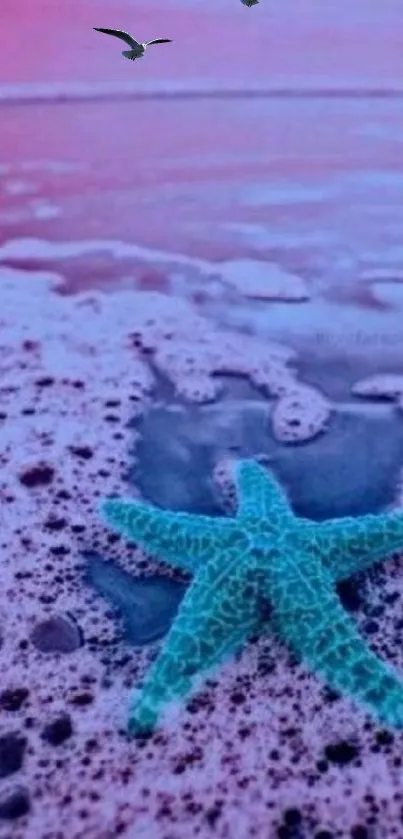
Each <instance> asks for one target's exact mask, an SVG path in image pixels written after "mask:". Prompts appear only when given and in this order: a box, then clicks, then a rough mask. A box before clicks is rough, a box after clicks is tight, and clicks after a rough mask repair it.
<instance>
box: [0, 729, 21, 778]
mask: <svg viewBox="0 0 403 839" xmlns="http://www.w3.org/2000/svg"><path fill="white" fill-rule="evenodd" d="M26 745H27V739H26V737H24V736H23V735H22V734H20V733H19V732H18V731H16V732H10V733H9V734H3V736H2V737H0V778H6V777H7V776H8V775H12V774H13V772H18V770H19V769H21V766H22V763H23V760H24V752H25V748H26Z"/></svg>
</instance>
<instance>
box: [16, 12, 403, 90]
mask: <svg viewBox="0 0 403 839" xmlns="http://www.w3.org/2000/svg"><path fill="white" fill-rule="evenodd" d="M1 7H2V8H1V26H0V84H8V83H15V82H24V83H27V82H31V83H34V82H40V81H46V82H51V81H59V82H60V81H96V82H105V81H115V82H127V81H133V80H134V79H136V80H138V81H139V84H141V85H144V84H146V83H160V84H164V83H169V82H181V83H184V84H186V82H187V81H189V83H191V82H198V83H200V82H203V81H205V82H206V83H209V84H211V83H212V82H216V83H217V85H220V84H221V85H225V86H241V85H242V86H245V87H251V86H255V87H256V86H266V85H267V86H271V85H274V86H276V85H282V84H288V85H295V84H298V83H299V84H300V85H301V84H324V85H329V84H332V85H335V86H337V85H343V84H344V85H350V86H354V85H369V86H379V87H383V86H388V85H389V86H390V85H392V86H403V26H402V20H403V18H402V5H401V2H400V0H354V2H352V3H349V2H347V0H344V2H341V3H340V0H339V1H338V2H334V0H287V2H285V0H260V4H259V5H258V6H255V7H252V8H251V9H248V8H246V7H245V6H243V5H242V4H241V3H240V0H214V2H213V0H186V2H185V0H146V2H136V3H134V2H133V0H68V2H61V0H1ZM93 26H106V27H112V28H120V29H127V30H129V31H132V32H133V34H134V36H135V37H138V38H139V39H140V40H147V39H149V38H153V37H170V38H172V39H173V40H174V44H172V45H165V46H162V47H156V48H155V51H153V53H152V55H151V51H150V53H149V55H147V57H146V60H144V62H137V64H136V65H131V64H129V63H128V62H126V61H124V60H123V59H122V58H121V56H120V52H119V51H120V49H121V48H122V47H121V44H120V43H119V42H118V41H116V42H115V41H114V40H113V39H112V38H108V37H107V36H103V35H101V34H98V33H96V32H93V31H92V27H93Z"/></svg>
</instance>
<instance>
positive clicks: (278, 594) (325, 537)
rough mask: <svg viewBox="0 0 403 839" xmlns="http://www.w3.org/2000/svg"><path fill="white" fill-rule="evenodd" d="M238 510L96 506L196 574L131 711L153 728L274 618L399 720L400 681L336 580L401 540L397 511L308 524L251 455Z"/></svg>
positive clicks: (305, 656)
mask: <svg viewBox="0 0 403 839" xmlns="http://www.w3.org/2000/svg"><path fill="white" fill-rule="evenodd" d="M235 483H236V488H237V493H238V497H239V506H238V511H237V515H236V517H235V518H233V519H231V518H225V517H216V518H215V517H208V516H197V515H189V514H187V513H175V512H166V511H164V510H161V509H158V508H156V507H153V506H151V505H149V504H145V503H143V502H141V501H135V500H132V499H121V500H119V499H116V500H114V499H109V500H105V501H103V503H102V505H101V508H100V510H101V515H102V516H103V517H104V519H105V520H106V522H107V523H108V524H109V525H111V526H112V527H113V528H114V529H116V530H117V531H119V532H121V533H123V534H125V535H126V536H127V537H128V538H129V539H131V540H134V541H135V542H137V543H138V544H140V545H142V546H143V547H144V548H145V549H146V550H147V551H149V552H150V553H151V554H153V555H155V556H156V557H158V558H160V559H161V560H163V561H165V562H167V563H169V564H170V565H172V566H174V567H175V568H178V569H181V570H186V571H190V572H192V574H193V575H194V579H193V582H192V583H191V585H190V586H189V588H188V590H187V592H186V595H185V597H184V599H183V601H182V603H181V605H180V607H179V610H178V613H177V616H176V618H175V620H174V622H173V624H172V627H171V629H170V632H169V633H168V635H167V638H166V640H165V643H164V645H163V647H162V649H161V651H160V653H159V655H158V656H157V658H156V660H155V662H154V663H153V664H152V666H151V668H150V670H149V673H148V675H147V677H146V680H145V683H144V686H143V690H142V692H141V694H140V697H139V698H138V699H137V698H136V699H134V700H133V702H132V706H131V709H130V714H129V730H130V731H131V732H132V733H142V732H146V731H150V730H152V729H153V728H154V726H155V725H156V723H157V721H158V717H159V714H160V712H161V710H162V708H163V706H164V705H165V704H166V703H167V702H169V701H171V700H175V699H180V698H183V697H184V696H186V695H187V694H188V693H189V691H190V690H191V689H192V687H194V678H195V676H196V675H197V674H201V673H203V672H205V671H206V670H208V669H210V668H211V667H212V666H214V665H216V664H218V663H219V662H220V661H222V659H223V658H224V656H225V655H227V654H228V653H233V652H235V651H236V650H237V649H239V648H240V647H241V645H243V644H244V643H245V642H246V641H247V640H248V639H249V638H250V637H251V636H252V635H255V634H257V633H259V632H261V631H262V630H264V629H267V627H268V624H267V621H266V622H264V621H263V618H262V604H263V603H264V602H266V603H267V602H269V603H270V606H271V617H270V621H269V626H270V628H271V629H273V630H274V631H276V632H277V633H279V634H280V636H281V637H282V638H283V639H284V640H285V641H286V642H287V643H288V644H289V645H290V647H291V648H292V649H293V650H294V651H295V652H296V653H297V654H298V655H299V656H300V657H301V658H302V660H304V661H305V662H306V663H307V664H308V666H309V667H310V668H311V669H313V670H316V671H317V672H318V673H319V674H320V675H321V676H322V677H323V679H324V680H325V681H326V682H327V683H328V684H329V686H330V687H332V688H334V689H335V690H337V691H340V692H341V693H344V694H347V695H349V696H350V697H351V698H353V699H355V700H357V701H359V702H361V703H362V705H363V706H364V707H366V708H367V709H368V710H370V711H371V712H372V713H373V714H374V715H375V716H376V717H377V718H378V719H379V720H380V721H382V722H383V723H384V724H387V725H391V726H403V680H402V679H400V678H399V676H398V674H397V673H396V672H395V671H394V670H393V669H392V668H391V667H389V666H388V665H387V664H385V663H384V662H383V661H381V660H380V659H379V658H377V656H376V655H375V654H374V653H373V652H372V651H371V650H370V649H369V647H368V646H367V645H366V644H365V642H364V641H363V639H362V638H361V636H360V635H359V633H358V632H357V629H356V626H355V624H354V621H353V620H352V619H351V617H350V616H349V615H348V613H347V612H345V611H344V610H343V608H342V605H341V603H340V600H339V598H338V596H337V593H336V591H335V583H336V582H337V581H338V580H342V579H344V578H346V577H349V576H351V575H352V574H355V573H356V572H358V571H361V570H363V569H367V568H369V567H370V566H372V565H373V564H374V563H375V562H376V561H377V560H379V559H381V558H382V557H385V556H386V555H388V554H391V553H392V552H394V551H396V550H397V549H401V548H403V515H402V514H401V513H383V514H380V515H365V516H360V517H358V518H353V517H348V518H340V519H333V520H328V521H325V522H320V523H318V522H313V521H310V520H308V519H303V518H297V517H296V516H295V515H294V513H293V512H292V510H291V508H290V506H289V504H288V501H287V498H286V495H285V493H284V492H283V491H282V489H281V487H280V486H279V485H278V484H277V482H276V480H275V479H274V477H273V475H271V474H270V473H269V472H267V471H266V469H264V468H263V467H262V466H260V465H259V464H258V463H257V462H255V461H253V460H241V461H239V462H238V463H237V465H236V467H235Z"/></svg>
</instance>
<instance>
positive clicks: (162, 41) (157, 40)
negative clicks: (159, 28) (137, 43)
mask: <svg viewBox="0 0 403 839" xmlns="http://www.w3.org/2000/svg"><path fill="white" fill-rule="evenodd" d="M171 43H172V40H171V38H154V40H153V41H146V42H145V46H146V47H148V46H149V45H150V44H171Z"/></svg>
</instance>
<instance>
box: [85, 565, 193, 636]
mask: <svg viewBox="0 0 403 839" xmlns="http://www.w3.org/2000/svg"><path fill="white" fill-rule="evenodd" d="M84 558H85V559H86V562H87V566H86V574H85V580H86V582H87V583H88V584H89V585H91V586H93V587H94V588H95V589H96V590H97V591H98V592H99V594H101V595H102V596H103V597H105V598H106V599H107V600H109V602H110V603H111V604H112V605H113V606H114V607H115V608H116V609H117V611H118V613H119V614H120V615H121V616H122V618H123V621H124V628H125V634H126V636H127V638H128V640H130V641H131V642H132V643H133V644H135V645H137V646H139V647H142V646H144V645H146V644H151V643H153V641H156V640H158V639H159V638H162V637H163V636H164V635H165V634H166V633H167V632H168V630H169V628H170V626H171V623H172V621H173V619H174V617H175V615H176V612H177V610H178V607H179V603H180V601H181V600H182V597H183V596H184V594H185V591H186V585H185V584H184V583H178V582H175V581H174V580H170V579H168V578H167V577H163V576H162V575H159V574H154V575H153V576H150V577H146V578H142V577H138V578H135V577H132V576H131V575H130V574H128V573H127V572H126V571H123V570H122V569H120V568H118V567H117V566H116V565H114V563H113V562H104V560H102V559H101V558H100V557H98V556H97V555H96V554H94V553H85V554H84Z"/></svg>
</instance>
